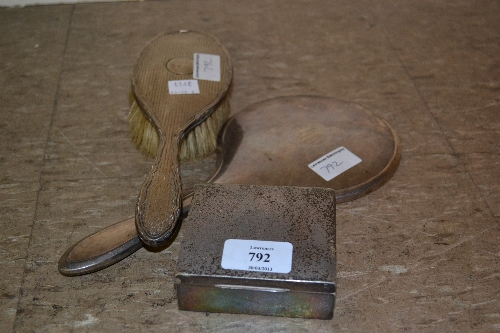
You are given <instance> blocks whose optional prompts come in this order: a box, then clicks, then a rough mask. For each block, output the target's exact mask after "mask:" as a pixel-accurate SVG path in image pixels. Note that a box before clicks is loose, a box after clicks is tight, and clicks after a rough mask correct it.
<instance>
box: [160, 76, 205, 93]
mask: <svg viewBox="0 0 500 333" xmlns="http://www.w3.org/2000/svg"><path fill="white" fill-rule="evenodd" d="M168 90H169V92H170V95H190V94H199V93H200V87H199V86H198V81H197V80H175V81H168Z"/></svg>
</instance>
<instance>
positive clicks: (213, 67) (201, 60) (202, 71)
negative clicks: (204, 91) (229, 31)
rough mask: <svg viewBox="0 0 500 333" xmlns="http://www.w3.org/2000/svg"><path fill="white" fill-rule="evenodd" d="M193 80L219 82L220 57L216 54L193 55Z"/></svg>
mask: <svg viewBox="0 0 500 333" xmlns="http://www.w3.org/2000/svg"><path fill="white" fill-rule="evenodd" d="M193 78H194V79H198V80H208V81H217V82H219V81H220V56H218V55H216V54H204V53H195V54H194V62H193Z"/></svg>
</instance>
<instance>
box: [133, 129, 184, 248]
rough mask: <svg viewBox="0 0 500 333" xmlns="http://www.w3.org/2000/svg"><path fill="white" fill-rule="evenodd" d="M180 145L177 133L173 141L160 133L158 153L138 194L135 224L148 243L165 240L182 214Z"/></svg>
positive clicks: (163, 241) (154, 243)
mask: <svg viewBox="0 0 500 333" xmlns="http://www.w3.org/2000/svg"><path fill="white" fill-rule="evenodd" d="M179 144H180V133H177V134H175V135H173V137H172V140H167V138H166V136H165V135H160V144H159V147H158V153H157V155H156V158H155V161H154V163H153V166H152V167H151V170H150V171H149V173H148V175H147V177H146V181H145V182H144V184H143V185H142V188H141V191H140V193H139V198H138V202H137V208H136V212H135V223H136V226H137V232H138V234H139V237H140V238H141V240H142V241H143V242H144V243H145V244H146V245H149V246H160V245H162V244H163V243H165V242H166V241H167V240H168V239H169V238H170V236H171V235H172V234H173V233H174V231H175V227H176V226H177V222H178V221H179V218H180V215H181V211H182V200H181V191H182V189H181V177H180V172H179V160H178V157H177V155H178V151H179Z"/></svg>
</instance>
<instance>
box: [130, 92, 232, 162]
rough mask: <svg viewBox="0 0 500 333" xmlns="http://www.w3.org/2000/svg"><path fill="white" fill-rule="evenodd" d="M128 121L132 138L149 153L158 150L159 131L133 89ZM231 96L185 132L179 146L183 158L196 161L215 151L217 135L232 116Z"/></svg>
mask: <svg viewBox="0 0 500 333" xmlns="http://www.w3.org/2000/svg"><path fill="white" fill-rule="evenodd" d="M129 99H130V113H129V115H128V123H129V128H130V132H131V135H132V141H133V142H134V144H135V146H136V147H137V149H139V150H140V151H141V152H142V153H143V154H144V155H146V156H148V157H155V156H156V152H157V151H158V143H159V135H158V132H157V131H156V128H155V126H154V125H153V124H152V123H151V122H150V121H149V119H148V118H147V117H146V116H145V115H144V112H143V110H142V108H141V106H140V105H139V103H137V100H136V99H135V96H134V94H133V93H130V98H129ZM229 113H230V108H229V100H228V99H227V98H224V99H223V100H222V101H221V102H220V104H219V105H218V106H217V108H216V109H215V111H214V112H212V114H211V115H210V116H209V117H208V118H207V119H205V121H203V122H201V123H200V124H199V125H197V126H196V127H194V128H193V129H192V130H191V131H189V132H188V133H187V135H185V136H184V138H183V140H182V141H181V145H180V148H179V160H180V161H192V160H196V159H201V158H204V157H207V156H209V155H211V154H212V153H213V152H215V149H216V148H217V136H218V134H219V131H220V130H221V128H222V126H223V125H224V123H225V122H226V121H227V119H228V118H229Z"/></svg>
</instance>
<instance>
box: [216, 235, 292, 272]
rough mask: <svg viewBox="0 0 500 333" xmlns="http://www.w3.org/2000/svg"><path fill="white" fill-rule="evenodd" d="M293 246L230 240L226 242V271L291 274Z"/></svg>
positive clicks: (222, 263)
mask: <svg viewBox="0 0 500 333" xmlns="http://www.w3.org/2000/svg"><path fill="white" fill-rule="evenodd" d="M292 254H293V245H292V244H291V243H288V242H272V241H258V240H248V239H228V240H226V241H225V242H224V250H223V252H222V262H221V266H222V268H224V269H234V270H240V271H254V272H263V273H266V272H267V273H290V271H291V270H292Z"/></svg>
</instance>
